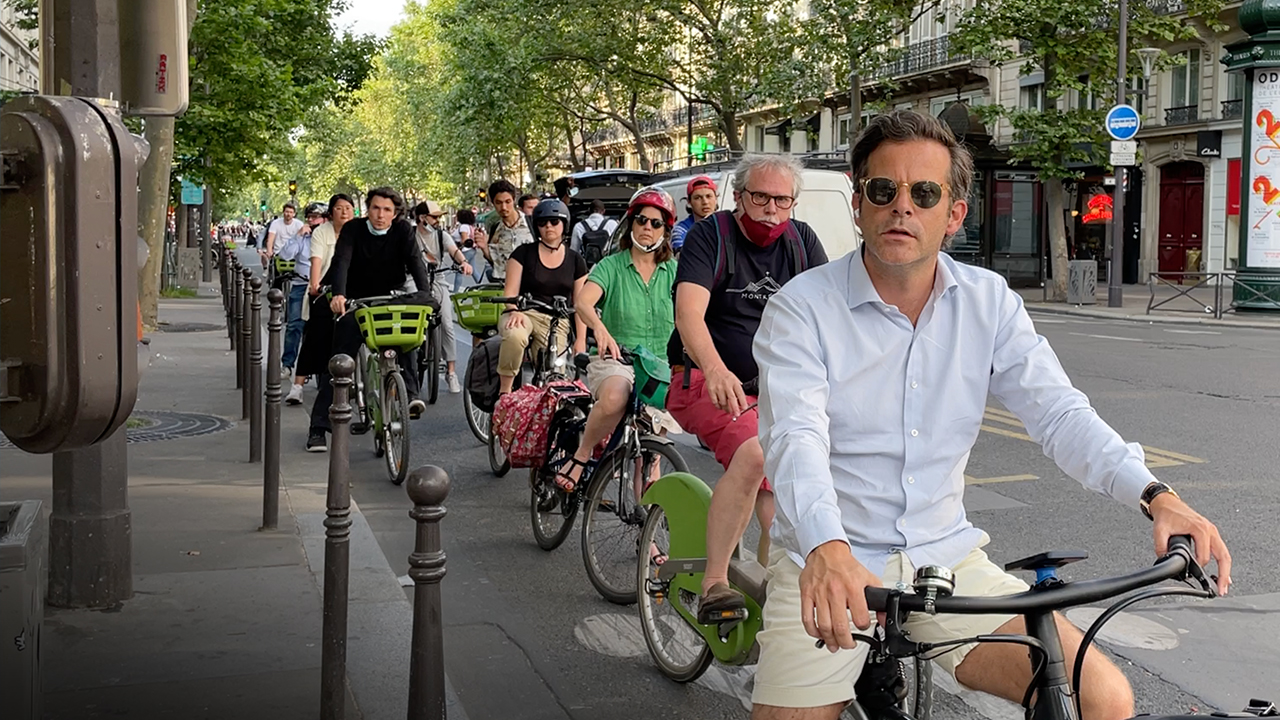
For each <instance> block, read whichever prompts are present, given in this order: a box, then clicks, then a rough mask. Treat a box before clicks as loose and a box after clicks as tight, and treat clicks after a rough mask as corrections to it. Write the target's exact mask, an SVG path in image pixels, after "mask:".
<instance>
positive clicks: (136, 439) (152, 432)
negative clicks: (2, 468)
mask: <svg viewBox="0 0 1280 720" xmlns="http://www.w3.org/2000/svg"><path fill="white" fill-rule="evenodd" d="M129 418H130V421H134V420H142V421H144V422H145V424H144V425H140V426H139V427H133V428H129V429H128V430H127V432H128V438H129V439H128V442H129V444H133V443H143V442H155V441H157V440H174V439H176V438H184V437H196V436H198V435H209V434H212V433H216V432H222V431H223V430H227V429H230V428H231V427H233V426H234V423H232V422H231V421H230V420H227V419H225V418H220V417H218V416H217V415H204V414H202V413H188V412H172V411H168V410H134V411H133V414H132V415H130V416H129ZM133 424H135V425H138V424H139V423H137V422H134V423H133ZM11 447H14V444H13V443H11V442H9V439H8V438H5V437H3V436H0V448H11Z"/></svg>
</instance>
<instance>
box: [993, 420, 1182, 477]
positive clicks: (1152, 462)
mask: <svg viewBox="0 0 1280 720" xmlns="http://www.w3.org/2000/svg"><path fill="white" fill-rule="evenodd" d="M982 416H983V419H984V420H988V421H990V422H993V423H999V424H1001V425H1008V426H1009V427H1014V428H1018V429H1020V430H1026V426H1025V425H1023V424H1022V421H1021V420H1019V419H1018V416H1016V415H1014V414H1013V413H1011V412H1009V411H1007V410H1001V409H999V408H993V407H988V408H987V409H986V411H985V412H984V413H983V415H982ZM981 428H982V430H983V431H985V432H989V433H992V434H994V435H1002V436H1004V437H1009V438H1013V439H1015V440H1023V441H1026V442H1030V443H1034V442H1035V441H1034V440H1032V439H1031V436H1030V435H1027V434H1026V433H1024V432H1017V431H1015V430H1006V429H1004V428H1001V427H995V426H993V425H989V424H986V423H983V424H982V426H981ZM1142 449H1143V451H1144V452H1145V454H1146V456H1147V467H1149V468H1162V467H1174V466H1176V465H1186V464H1195V465H1199V464H1203V463H1204V462H1206V461H1205V460H1204V458H1198V457H1195V456H1194V455H1186V454H1183V453H1179V452H1174V451H1172V450H1162V449H1160V448H1157V447H1152V446H1150V445H1142Z"/></svg>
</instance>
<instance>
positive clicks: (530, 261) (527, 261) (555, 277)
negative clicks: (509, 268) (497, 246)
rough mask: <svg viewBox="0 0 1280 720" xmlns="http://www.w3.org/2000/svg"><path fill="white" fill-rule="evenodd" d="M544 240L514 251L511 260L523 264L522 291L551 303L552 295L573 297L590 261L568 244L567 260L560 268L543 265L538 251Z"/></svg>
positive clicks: (521, 265)
mask: <svg viewBox="0 0 1280 720" xmlns="http://www.w3.org/2000/svg"><path fill="white" fill-rule="evenodd" d="M540 247H542V244H541V243H538V242H531V243H525V244H523V245H521V246H520V247H518V248H516V249H515V251H514V252H512V253H511V259H512V260H515V261H516V262H518V263H520V268H521V272H520V294H521V295H524V294H525V293H529V294H531V295H533V299H534V300H539V301H541V302H544V303H547V304H548V305H550V304H551V301H552V298H554V297H555V296H557V295H559V296H560V297H564V298H568V299H569V300H571V301H572V300H573V284H574V283H575V282H577V280H578V278H580V277H582V276H583V275H586V274H587V263H586V261H585V260H583V259H582V256H581V255H579V254H578V253H576V252H574V251H573V250H571V249H570V248H569V247H568V246H562V247H564V261H563V262H561V263H560V266H559V267H555V268H549V267H547V266H546V265H543V264H542V257H541V256H540V255H539V254H538V248H540Z"/></svg>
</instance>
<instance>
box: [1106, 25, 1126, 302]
mask: <svg viewBox="0 0 1280 720" xmlns="http://www.w3.org/2000/svg"><path fill="white" fill-rule="evenodd" d="M1128 45H1129V0H1120V48H1119V52H1118V53H1117V55H1116V104H1117V105H1123V104H1124V91H1125V85H1126V83H1127V78H1126V77H1125V75H1126V74H1127V73H1126V72H1125V60H1126V55H1127V54H1128V52H1129V49H1128ZM1127 174H1128V173H1127V171H1126V169H1125V168H1123V167H1117V168H1116V189H1115V192H1114V194H1113V195H1112V201H1111V264H1110V265H1108V266H1107V307H1114V308H1118V307H1123V306H1124V236H1125V232H1124V186H1125V176H1126V175H1127Z"/></svg>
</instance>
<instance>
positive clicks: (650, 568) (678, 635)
mask: <svg viewBox="0 0 1280 720" xmlns="http://www.w3.org/2000/svg"><path fill="white" fill-rule="evenodd" d="M650 544H653V545H657V546H658V549H659V550H660V551H662V552H666V551H667V549H668V548H669V545H670V535H669V531H668V530H667V514H666V513H665V512H663V511H662V507H661V506H660V505H653V506H651V507H650V508H649V516H648V517H647V518H645V521H644V528H643V529H642V530H641V532H640V545H641V547H649V545H650ZM636 567H637V568H638V569H639V572H638V573H637V575H636V580H637V582H638V583H639V588H640V592H638V593H636V599H637V600H638V602H639V605H640V629H641V631H643V632H644V643H645V645H647V646H649V655H650V656H651V657H652V658H653V662H654V663H655V664H657V666H658V670H660V671H661V672H662V674H663V675H666V676H667V677H669V678H671V679H672V680H675V681H676V682H680V683H687V682H693V681H694V680H697V679H698V678H700V677H702V673H704V672H706V671H707V668H708V667H709V666H710V665H711V660H712V658H713V657H714V656H713V655H712V654H711V648H710V647H708V646H707V643H706V641H705V640H703V639H702V636H701V635H699V634H698V633H696V632H694V630H693V627H692V626H690V625H689V622H688V621H687V620H685V618H684V616H682V615H680V614H679V613H678V612H676V609H675V607H674V606H675V604H676V603H680V606H681V607H683V608H684V609H685V610H686V611H687V612H689V613H690V614H691V615H696V614H697V612H698V596H697V595H693V594H691V593H686V592H683V591H677V592H676V593H675V594H673V595H669V596H664V597H662V598H661V601H659V595H658V590H659V588H660V585H659V584H658V582H657V580H656V578H657V577H658V567H659V566H658V565H657V564H655V563H654V561H653V558H652V557H650V556H649V553H641V554H640V562H638V563H636ZM664 590H665V589H664Z"/></svg>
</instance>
